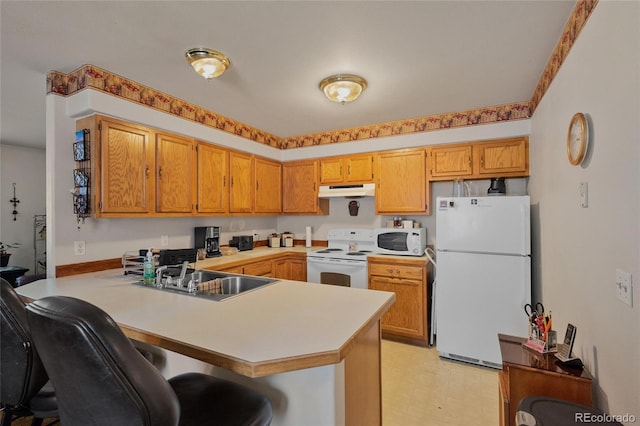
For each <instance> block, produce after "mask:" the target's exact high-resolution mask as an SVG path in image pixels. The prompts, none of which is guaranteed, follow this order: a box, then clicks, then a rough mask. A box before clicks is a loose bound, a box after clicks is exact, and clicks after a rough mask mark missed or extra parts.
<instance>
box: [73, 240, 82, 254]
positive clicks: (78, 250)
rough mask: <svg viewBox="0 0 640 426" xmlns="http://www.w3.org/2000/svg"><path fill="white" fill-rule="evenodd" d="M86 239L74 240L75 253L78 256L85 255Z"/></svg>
mask: <svg viewBox="0 0 640 426" xmlns="http://www.w3.org/2000/svg"><path fill="white" fill-rule="evenodd" d="M84 249H85V245H84V241H74V242H73V254H75V255H76V256H84Z"/></svg>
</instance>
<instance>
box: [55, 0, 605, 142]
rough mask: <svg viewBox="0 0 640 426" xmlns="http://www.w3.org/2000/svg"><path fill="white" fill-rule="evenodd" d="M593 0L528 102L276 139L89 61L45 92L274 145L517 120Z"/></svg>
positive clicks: (579, 9)
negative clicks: (113, 103)
mask: <svg viewBox="0 0 640 426" xmlns="http://www.w3.org/2000/svg"><path fill="white" fill-rule="evenodd" d="M597 4H598V0H578V2H577V4H576V7H575V8H574V10H573V12H572V14H571V16H570V18H569V21H568V22H567V25H566V26H565V28H564V31H563V34H562V36H561V37H560V40H559V41H558V44H557V45H556V48H555V50H554V51H553V54H552V55H551V58H550V59H549V62H548V63H547V66H546V67H545V70H544V72H543V73H542V76H541V77H540V80H539V81H538V85H537V87H536V89H535V91H534V93H533V97H532V98H531V100H530V101H523V102H516V103H511V104H505V105H498V106H492V107H483V108H478V109H473V110H467V111H460V112H451V113H444V114H437V115H430V116H425V117H417V118H410V119H405V120H398V121H390V122H385V123H378V124H372V125H367V126H359V127H353V128H347V129H340V130H332V131H327V132H321V133H314V134H308V135H300V136H293V137H289V138H280V137H278V136H276V135H273V134H271V133H267V132H265V131H263V130H260V129H257V128H255V127H251V126H249V125H247V124H245V123H242V122H240V121H236V120H233V119H231V118H228V117H225V116H223V115H220V114H217V113H215V112H213V111H210V110H207V109H204V108H202V107H199V106H197V105H193V104H190V103H188V102H185V101H183V100H181V99H178V98H176V97H174V96H171V95H168V94H166V93H162V92H160V91H158V90H155V89H152V88H150V87H147V86H144V85H142V84H140V83H137V82H135V81H132V80H129V79H127V78H125V77H121V76H119V75H117V74H114V73H111V72H109V71H106V70H103V69H100V68H98V67H96V66H94V65H83V66H81V67H80V68H78V69H76V70H75V71H72V72H70V73H69V74H64V73H61V72H58V71H51V72H49V74H47V94H50V93H54V94H59V95H62V96H71V95H73V94H75V93H77V92H79V91H81V90H84V89H86V88H91V89H94V90H99V91H101V92H105V93H108V94H110V95H113V96H116V97H119V98H122V99H125V100H128V101H131V102H135V103H139V104H142V105H144V106H146V107H149V108H153V109H156V110H160V111H164V112H166V113H168V114H173V115H176V116H178V117H181V118H184V119H185V120H191V121H195V122H197V123H200V124H203V125H205V126H209V127H211V128H214V129H217V130H221V131H223V132H227V133H231V134H234V135H237V136H240V137H243V138H246V139H249V140H252V141H254V142H258V143H262V144H265V145H268V146H271V147H274V148H279V149H292V148H301V147H306V146H318V145H326V144H332V143H340V142H351V141H361V140H367V139H374V138H380V137H386V136H395V135H405V134H410V133H417V132H428V131H432V130H440V129H448V128H453V127H463V126H475V125H479V124H487V123H496V122H500V121H509V120H520V119H525V118H529V117H531V115H532V114H533V112H534V111H535V108H536V107H537V106H538V104H539V103H540V100H541V99H542V97H543V96H544V94H545V92H546V91H547V89H548V88H549V86H550V85H551V82H552V81H553V79H554V77H555V76H556V74H557V72H558V70H559V68H560V65H562V62H563V61H564V60H565V58H566V57H567V54H568V53H569V50H570V49H571V46H573V43H574V42H575V40H576V39H577V37H578V34H579V33H580V30H582V28H583V27H584V25H585V23H586V21H587V19H588V18H589V16H590V15H591V13H592V12H593V10H594V9H595V7H596V5H597Z"/></svg>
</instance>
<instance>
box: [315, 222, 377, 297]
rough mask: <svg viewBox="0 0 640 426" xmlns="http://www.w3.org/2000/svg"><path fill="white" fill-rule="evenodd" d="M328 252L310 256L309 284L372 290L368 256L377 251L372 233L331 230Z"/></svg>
mask: <svg viewBox="0 0 640 426" xmlns="http://www.w3.org/2000/svg"><path fill="white" fill-rule="evenodd" d="M327 243H328V244H327V248H325V249H320V250H316V251H313V252H310V253H307V281H309V282H310V283H320V284H332V285H341V286H345V287H354V288H364V289H366V288H369V278H368V276H367V256H368V255H369V254H371V253H372V252H373V249H374V248H375V234H374V231H373V230H372V229H332V230H329V231H328V232H327Z"/></svg>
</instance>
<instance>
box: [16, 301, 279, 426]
mask: <svg viewBox="0 0 640 426" xmlns="http://www.w3.org/2000/svg"><path fill="white" fill-rule="evenodd" d="M27 319H28V322H29V326H30V327H31V332H32V336H33V339H34V341H35V342H36V345H37V347H38V349H39V351H40V354H41V357H42V361H43V363H44V365H45V367H46V369H47V371H48V373H49V377H50V379H51V381H52V382H53V385H54V386H55V388H56V393H57V396H58V403H59V405H60V421H61V423H62V424H63V425H64V426H88V425H105V426H113V425H147V426H165V425H171V426H174V425H178V424H179V425H181V426H186V425H204V424H211V425H251V426H257V425H269V424H270V423H271V417H272V408H271V402H270V401H269V400H268V399H267V398H266V397H265V396H263V395H261V394H259V393H257V392H254V391H253V390H251V389H248V388H246V387H244V386H241V385H238V384H236V383H232V382H228V381H226V380H221V379H218V378H215V377H213V376H210V375H206V374H201V373H186V374H182V375H179V376H176V377H174V378H172V379H169V380H168V381H167V380H166V379H165V378H164V377H163V376H162V374H160V372H159V371H158V370H157V369H156V368H154V367H153V365H151V364H150V363H149V362H148V361H147V360H146V359H145V358H144V357H143V356H142V355H141V354H140V353H139V352H138V351H137V350H136V348H135V347H134V346H133V344H132V343H131V341H129V339H127V337H126V336H125V335H124V333H123V332H122V331H121V330H120V328H119V327H118V325H117V324H116V323H115V322H114V321H113V319H112V318H111V317H110V316H109V315H107V314H106V313H105V312H104V311H102V310H101V309H99V308H98V307H96V306H94V305H92V304H90V303H88V302H85V301H83V300H79V299H75V298H71V297H63V296H53V297H46V298H43V299H40V300H37V301H35V302H32V303H30V304H29V305H28V306H27Z"/></svg>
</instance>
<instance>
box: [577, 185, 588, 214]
mask: <svg viewBox="0 0 640 426" xmlns="http://www.w3.org/2000/svg"><path fill="white" fill-rule="evenodd" d="M578 190H579V192H580V205H581V206H582V208H583V209H584V208H587V207H589V184H588V183H587V182H580V185H578Z"/></svg>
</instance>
